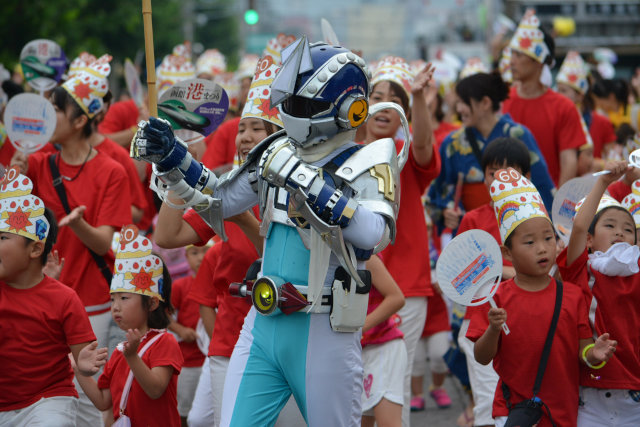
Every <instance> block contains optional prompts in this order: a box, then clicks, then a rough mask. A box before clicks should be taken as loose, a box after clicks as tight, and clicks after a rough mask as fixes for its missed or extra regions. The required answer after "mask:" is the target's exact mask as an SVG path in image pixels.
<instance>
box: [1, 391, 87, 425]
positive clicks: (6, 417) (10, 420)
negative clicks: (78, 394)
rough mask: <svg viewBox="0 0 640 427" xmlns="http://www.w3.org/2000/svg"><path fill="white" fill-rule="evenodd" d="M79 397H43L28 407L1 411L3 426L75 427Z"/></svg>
mask: <svg viewBox="0 0 640 427" xmlns="http://www.w3.org/2000/svg"><path fill="white" fill-rule="evenodd" d="M77 413H78V399H77V398H75V397H71V396H54V397H46V398H45V397H43V398H42V399H40V400H38V401H37V402H36V403H33V404H31V405H29V406H27V407H26V408H22V409H16V410H13V411H0V426H3V427H5V426H6V427H22V426H25V427H29V426H40V427H75V426H76V414H77Z"/></svg>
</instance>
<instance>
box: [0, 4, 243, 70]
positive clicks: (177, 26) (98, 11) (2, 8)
mask: <svg viewBox="0 0 640 427" xmlns="http://www.w3.org/2000/svg"><path fill="white" fill-rule="evenodd" d="M193 3H194V5H195V8H196V10H197V9H198V7H199V5H200V3H205V4H207V5H211V4H212V3H213V4H215V6H216V8H217V10H218V11H222V12H223V13H219V14H218V15H219V17H212V19H211V20H210V21H209V23H208V25H205V26H203V27H197V26H196V30H195V37H194V38H195V40H194V42H200V43H202V44H203V45H204V46H205V48H209V47H217V48H218V49H220V50H221V51H222V52H223V53H225V54H226V55H227V56H229V57H230V60H231V61H230V62H231V63H234V61H235V58H234V55H237V51H238V49H239V38H238V34H237V31H238V23H237V18H236V17H235V16H234V13H233V1H232V0H193ZM152 12H153V15H152V16H153V30H154V40H153V41H154V51H155V57H156V61H157V60H160V59H162V57H163V56H164V55H166V54H168V53H170V52H171V50H172V48H173V46H175V45H176V44H178V43H181V42H182V41H184V35H183V32H182V30H183V16H182V1H181V0H155V1H152ZM0 17H1V18H0V40H2V43H1V44H0V62H1V63H3V64H4V65H5V67H7V68H9V67H13V66H14V65H15V64H17V62H18V60H19V57H20V51H21V50H22V48H23V47H24V45H25V44H27V43H28V42H29V41H31V40H34V39H39V38H44V39H50V40H54V41H55V42H57V43H58V44H59V45H60V46H61V47H62V49H63V50H64V52H65V54H66V55H67V57H68V58H69V60H73V58H75V57H76V56H78V54H79V53H80V52H82V51H88V52H91V53H92V54H94V55H96V56H100V55H102V54H103V53H109V54H111V55H112V56H113V57H114V63H121V62H123V61H124V59H125V58H127V57H128V58H131V59H134V58H136V56H138V57H140V56H142V54H143V53H144V31H143V24H142V1H141V0H107V1H105V0H29V1H26V0H2V1H0Z"/></svg>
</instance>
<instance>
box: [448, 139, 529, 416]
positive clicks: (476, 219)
mask: <svg viewBox="0 0 640 427" xmlns="http://www.w3.org/2000/svg"><path fill="white" fill-rule="evenodd" d="M506 168H513V169H515V170H516V171H517V172H518V173H519V174H520V175H522V176H525V177H527V178H528V177H529V176H530V175H531V156H530V155H529V150H528V148H527V146H526V145H524V143H523V142H522V141H520V140H515V139H511V138H498V139H495V140H493V141H491V142H490V143H489V144H488V145H487V147H486V148H485V150H484V152H483V153H482V169H483V172H484V185H485V186H486V187H487V191H489V188H491V184H492V183H493V181H494V179H495V177H494V174H495V173H496V172H497V171H499V170H500V169H506ZM493 209H494V208H493V202H492V201H490V202H488V203H486V204H484V205H482V206H480V207H478V208H476V209H474V210H472V211H469V212H467V213H466V214H465V215H464V216H463V217H462V221H460V227H458V234H461V233H464V232H465V231H468V230H473V229H479V230H484V231H486V232H487V233H489V234H491V235H492V236H493V238H494V239H496V242H498V244H500V243H501V240H500V228H499V224H498V221H497V220H496V218H495V214H494V210H493ZM515 274H516V272H515V270H514V269H513V264H511V261H509V260H508V259H506V258H503V259H502V279H503V280H508V279H511V278H513V277H514V276H515ZM477 310H481V311H482V313H483V314H486V309H485V307H482V306H481V307H477V306H476V307H473V306H470V307H467V309H466V311H465V313H464V319H463V321H462V324H461V325H460V333H459V335H458V346H459V348H460V350H462V351H463V352H464V354H465V356H466V360H467V370H468V372H469V382H470V383H471V393H472V395H473V403H474V405H473V418H474V424H473V425H475V426H483V427H484V426H493V425H494V421H493V416H492V410H493V399H494V394H495V390H496V385H497V384H498V374H496V371H495V370H494V369H493V365H492V364H488V365H481V364H480V363H478V362H476V360H475V358H474V356H473V342H471V341H470V340H469V338H467V337H466V336H465V335H466V333H467V330H468V329H469V323H470V322H471V316H472V314H473V313H474V312H475V311H477Z"/></svg>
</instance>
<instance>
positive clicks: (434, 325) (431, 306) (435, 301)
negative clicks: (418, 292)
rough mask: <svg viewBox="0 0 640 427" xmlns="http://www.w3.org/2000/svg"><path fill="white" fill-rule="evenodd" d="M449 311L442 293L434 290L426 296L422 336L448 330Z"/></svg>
mask: <svg viewBox="0 0 640 427" xmlns="http://www.w3.org/2000/svg"><path fill="white" fill-rule="evenodd" d="M450 330H451V325H450V324H449V311H448V310H447V304H446V303H445V302H444V299H443V298H442V295H440V294H439V293H437V292H434V293H433V295H431V296H430V297H427V318H426V319H425V322H424V329H423V330H422V338H426V337H430V336H431V335H433V334H436V333H438V332H443V331H450Z"/></svg>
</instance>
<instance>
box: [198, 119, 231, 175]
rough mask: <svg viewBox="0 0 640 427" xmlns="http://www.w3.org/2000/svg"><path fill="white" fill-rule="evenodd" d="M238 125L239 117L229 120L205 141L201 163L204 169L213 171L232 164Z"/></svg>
mask: <svg viewBox="0 0 640 427" xmlns="http://www.w3.org/2000/svg"><path fill="white" fill-rule="evenodd" d="M238 123H240V117H236V118H233V119H229V120H227V121H225V122H224V123H222V124H221V125H220V127H218V129H216V131H215V132H214V133H212V134H211V135H209V136H208V137H207V138H206V139H205V142H206V143H207V150H206V151H205V152H204V155H203V156H202V163H203V164H204V165H205V166H206V167H208V168H209V169H215V168H217V167H219V166H223V165H227V164H229V163H233V156H234V155H235V154H236V135H237V134H238Z"/></svg>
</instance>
